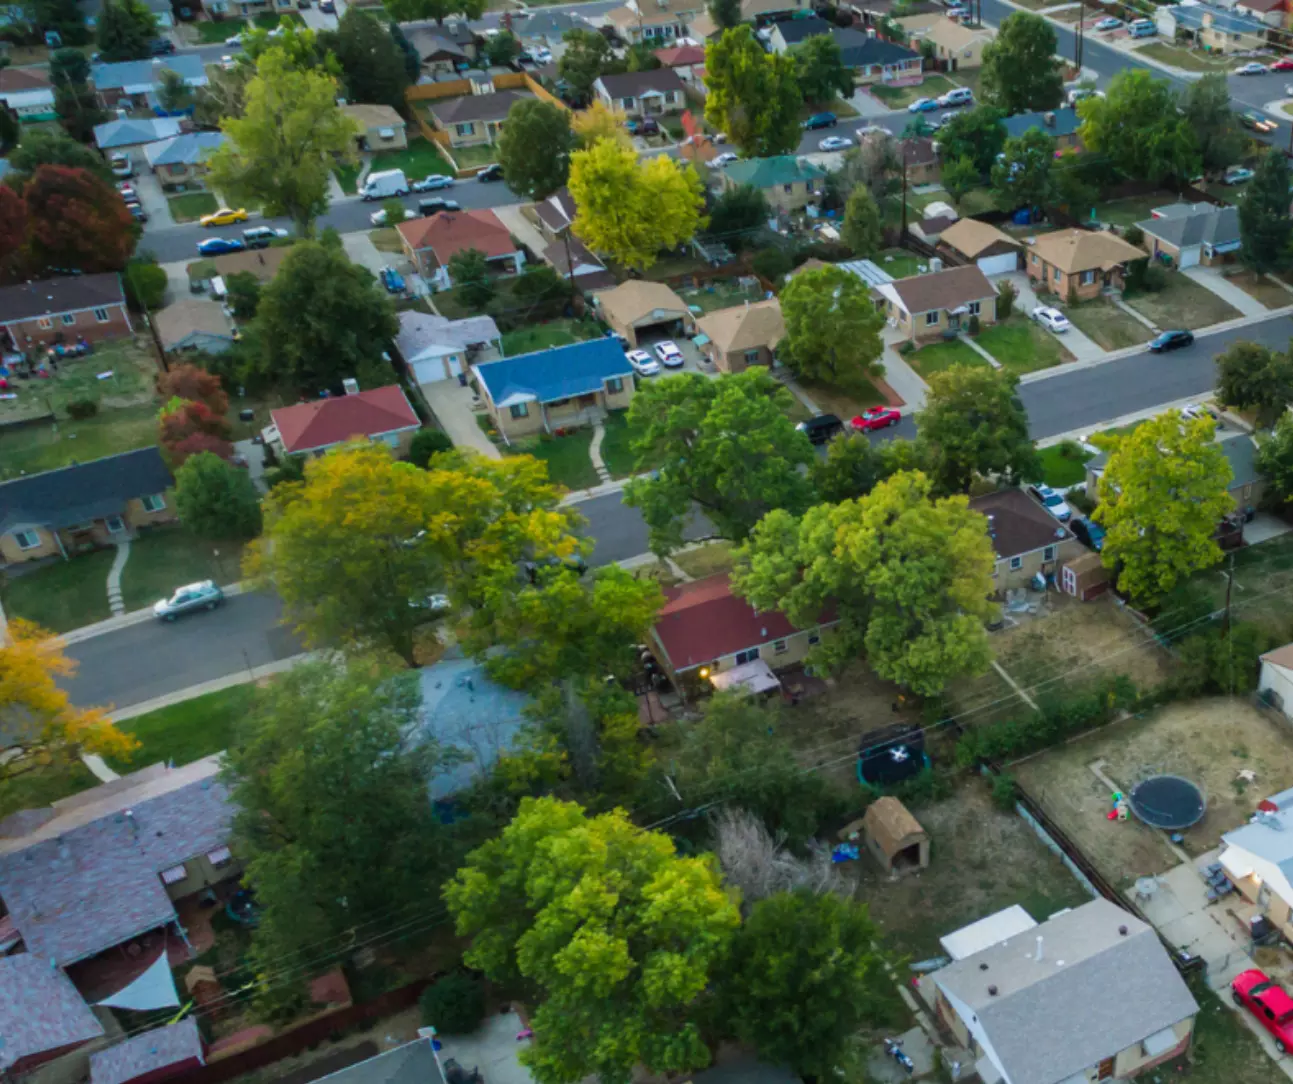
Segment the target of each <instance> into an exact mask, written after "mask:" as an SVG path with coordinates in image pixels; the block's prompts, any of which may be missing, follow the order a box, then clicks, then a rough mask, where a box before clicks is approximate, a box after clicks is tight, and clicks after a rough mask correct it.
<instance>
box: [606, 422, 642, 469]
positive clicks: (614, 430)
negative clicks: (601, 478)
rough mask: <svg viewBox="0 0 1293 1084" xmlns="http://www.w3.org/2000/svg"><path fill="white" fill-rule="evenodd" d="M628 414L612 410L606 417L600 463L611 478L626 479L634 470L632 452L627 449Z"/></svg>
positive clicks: (629, 431) (629, 434)
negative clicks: (603, 464) (604, 466)
mask: <svg viewBox="0 0 1293 1084" xmlns="http://www.w3.org/2000/svg"><path fill="white" fill-rule="evenodd" d="M628 418H629V412H628V411H627V410H612V411H611V412H610V413H609V414H607V415H606V435H605V436H604V437H602V462H603V463H605V464H606V469H607V470H608V471H610V472H611V477H612V478H627V477H628V476H629V475H630V474H633V473H634V472H635V470H636V466H635V463H636V461H635V459H634V457H633V451H632V449H631V448H630V447H629V438H630V436H631V435H632V431H631V430H630V429H629V421H628Z"/></svg>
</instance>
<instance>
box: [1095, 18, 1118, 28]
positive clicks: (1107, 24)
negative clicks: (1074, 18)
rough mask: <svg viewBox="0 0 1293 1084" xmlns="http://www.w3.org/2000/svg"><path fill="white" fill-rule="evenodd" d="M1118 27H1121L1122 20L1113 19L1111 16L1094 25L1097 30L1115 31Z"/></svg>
mask: <svg viewBox="0 0 1293 1084" xmlns="http://www.w3.org/2000/svg"><path fill="white" fill-rule="evenodd" d="M1120 26H1122V20H1121V19H1115V18H1114V17H1113V16H1112V15H1110V16H1109V17H1108V18H1105V19H1101V20H1100V21H1099V22H1098V23H1096V24H1095V28H1096V29H1097V30H1117V29H1118V28H1119V27H1120Z"/></svg>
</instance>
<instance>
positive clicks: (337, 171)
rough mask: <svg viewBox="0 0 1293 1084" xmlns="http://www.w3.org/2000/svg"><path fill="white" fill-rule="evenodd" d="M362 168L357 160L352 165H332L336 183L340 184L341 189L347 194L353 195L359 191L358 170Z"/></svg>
mask: <svg viewBox="0 0 1293 1084" xmlns="http://www.w3.org/2000/svg"><path fill="white" fill-rule="evenodd" d="M362 168H363V167H362V166H361V165H360V164H359V163H358V162H356V163H355V164H354V165H345V164H342V165H337V166H333V167H332V172H333V174H334V175H335V176H336V178H337V183H338V184H339V185H341V190H342V191H343V192H344V193H345V194H346V195H347V196H353V195H355V193H357V192H358V191H359V171H360V170H361V169H362Z"/></svg>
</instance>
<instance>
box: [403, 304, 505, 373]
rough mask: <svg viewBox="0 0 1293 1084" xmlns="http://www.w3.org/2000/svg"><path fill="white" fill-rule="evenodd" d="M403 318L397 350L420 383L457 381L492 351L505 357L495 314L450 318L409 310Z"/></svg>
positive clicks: (404, 313)
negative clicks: (472, 364) (481, 356)
mask: <svg viewBox="0 0 1293 1084" xmlns="http://www.w3.org/2000/svg"><path fill="white" fill-rule="evenodd" d="M399 321H400V331H399V334H398V335H396V336H395V349H396V350H397V351H399V355H400V358H401V359H402V360H403V361H404V364H405V366H407V368H408V370H409V373H410V375H411V376H412V377H413V379H414V381H415V382H416V383H417V384H419V385H423V384H435V383H438V382H439V381H441V380H456V379H457V378H458V377H459V376H461V375H462V374H463V373H465V372H466V371H467V369H468V366H470V365H471V363H472V362H473V361H475V360H476V359H477V358H479V357H480V355H481V354H483V353H486V352H488V351H490V350H494V351H496V352H497V353H498V355H499V356H500V357H502V354H503V341H502V335H501V333H500V332H499V330H498V325H497V324H496V323H494V318H493V317H492V316H469V317H467V319H465V320H447V319H445V317H443V316H432V315H429V314H428V313H424V312H415V311H413V310H411V309H409V310H405V311H404V312H401V313H400V314H399Z"/></svg>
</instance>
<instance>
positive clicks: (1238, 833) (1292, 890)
mask: <svg viewBox="0 0 1293 1084" xmlns="http://www.w3.org/2000/svg"><path fill="white" fill-rule="evenodd" d="M1291 663H1293V651H1290V648H1289V645H1287V644H1286V645H1285V646H1284V647H1281V648H1279V649H1277V650H1275V651H1269V652H1267V653H1266V654H1265V655H1263V656H1262V671H1261V678H1260V679H1259V684H1258V689H1259V691H1260V692H1261V694H1262V695H1263V696H1264V697H1265V698H1266V699H1267V700H1268V702H1272V703H1275V704H1276V705H1277V706H1278V707H1279V709H1280V710H1281V711H1283V712H1284V714H1285V715H1288V714H1289V712H1290V711H1293V700H1290V699H1289V674H1290V672H1291V671H1290V664H1291ZM1221 843H1222V849H1221V855H1220V861H1221V866H1222V869H1224V870H1225V872H1226V876H1227V877H1228V878H1229V880H1230V881H1231V883H1232V884H1233V885H1234V886H1235V888H1237V889H1238V890H1239V892H1240V894H1241V895H1242V896H1243V897H1244V898H1245V899H1246V900H1248V901H1249V902H1250V903H1255V904H1256V905H1257V906H1258V907H1259V908H1260V910H1261V913H1262V914H1263V915H1265V917H1266V918H1267V920H1268V921H1269V922H1270V923H1271V925H1272V926H1274V927H1275V928H1276V929H1277V930H1278V931H1279V932H1280V933H1281V934H1282V935H1283V936H1285V937H1293V791H1288V790H1285V791H1281V792H1280V793H1279V794H1273V795H1271V796H1270V797H1269V798H1264V799H1262V800H1261V801H1260V802H1258V803H1257V812H1256V813H1254V814H1253V816H1252V818H1251V819H1250V820H1249V822H1248V823H1247V824H1245V825H1243V826H1242V827H1240V828H1236V829H1235V830H1234V831H1232V832H1226V833H1225V834H1224V835H1222V837H1221Z"/></svg>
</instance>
